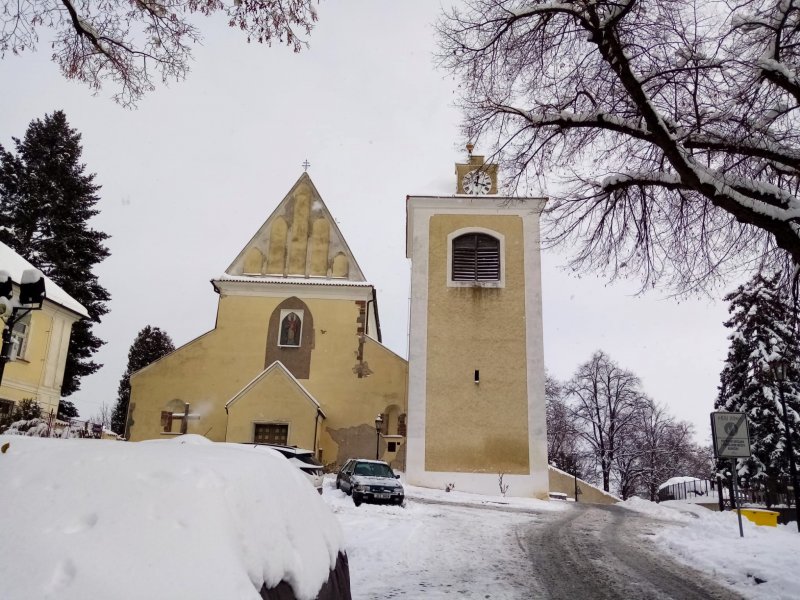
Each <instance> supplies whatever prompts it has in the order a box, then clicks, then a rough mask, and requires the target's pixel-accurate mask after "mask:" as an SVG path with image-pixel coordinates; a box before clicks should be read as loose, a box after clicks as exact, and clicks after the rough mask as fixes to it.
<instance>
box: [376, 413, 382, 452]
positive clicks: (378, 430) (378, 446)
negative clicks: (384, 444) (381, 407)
mask: <svg viewBox="0 0 800 600" xmlns="http://www.w3.org/2000/svg"><path fill="white" fill-rule="evenodd" d="M381 427H383V415H380V414H379V415H378V416H377V417H375V436H376V439H375V460H378V459H379V458H380V457H381Z"/></svg>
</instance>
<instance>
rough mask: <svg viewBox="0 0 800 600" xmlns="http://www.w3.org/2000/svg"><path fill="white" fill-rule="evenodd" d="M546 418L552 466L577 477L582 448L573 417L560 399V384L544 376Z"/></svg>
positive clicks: (549, 458)
mask: <svg viewBox="0 0 800 600" xmlns="http://www.w3.org/2000/svg"><path fill="white" fill-rule="evenodd" d="M544 390H545V399H546V401H547V405H546V417H547V459H548V462H549V463H550V464H551V465H553V466H554V467H556V468H558V469H561V470H562V471H566V472H567V473H571V474H573V475H576V476H578V477H582V476H583V473H582V471H583V468H582V465H581V462H582V460H581V459H582V458H583V454H584V452H583V449H582V448H581V439H580V432H579V431H578V428H577V427H576V423H575V418H574V417H573V415H572V412H571V410H570V408H569V406H567V403H566V402H565V401H564V398H563V387H562V385H561V384H560V383H559V382H558V381H557V380H556V379H554V378H553V377H551V376H550V375H549V374H548V375H545V384H544Z"/></svg>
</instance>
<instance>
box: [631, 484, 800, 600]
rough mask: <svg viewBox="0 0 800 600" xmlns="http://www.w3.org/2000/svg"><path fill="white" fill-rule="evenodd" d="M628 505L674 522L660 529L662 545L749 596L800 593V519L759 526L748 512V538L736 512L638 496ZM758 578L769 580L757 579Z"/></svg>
mask: <svg viewBox="0 0 800 600" xmlns="http://www.w3.org/2000/svg"><path fill="white" fill-rule="evenodd" d="M625 507H626V508H630V509H632V510H635V511H637V512H640V513H645V514H647V515H648V516H650V517H652V518H654V519H658V520H662V521H666V522H667V523H672V524H673V525H672V526H664V527H660V528H658V529H657V530H656V531H657V533H656V535H655V536H654V539H655V542H656V544H658V546H659V547H661V548H662V549H663V550H664V551H665V552H667V553H669V554H670V555H671V556H674V557H675V558H676V560H679V561H682V562H683V563H684V564H687V565H689V566H692V567H694V568H695V569H698V570H700V571H703V572H704V573H708V574H710V575H713V576H714V577H715V578H717V579H718V580H719V581H720V582H722V583H724V584H726V585H728V586H729V587H731V588H732V589H735V590H736V591H737V592H739V593H740V594H742V595H743V596H745V597H747V598H754V599H758V600H762V599H763V600H796V599H797V598H800V533H798V531H797V525H796V524H795V523H790V524H788V525H778V526H777V527H758V526H756V525H755V524H754V523H751V522H750V521H748V520H747V519H745V518H744V517H743V518H742V526H743V529H744V537H743V538H742V537H739V525H738V523H737V519H736V513H735V512H724V513H719V512H713V511H710V510H708V509H705V508H703V507H701V506H696V505H693V504H686V503H683V502H678V501H670V502H662V503H661V504H654V503H652V502H646V501H644V500H639V499H638V498H634V499H632V500H629V501H628V502H625ZM756 578H758V579H759V580H761V581H763V582H764V583H761V584H759V583H757V582H756Z"/></svg>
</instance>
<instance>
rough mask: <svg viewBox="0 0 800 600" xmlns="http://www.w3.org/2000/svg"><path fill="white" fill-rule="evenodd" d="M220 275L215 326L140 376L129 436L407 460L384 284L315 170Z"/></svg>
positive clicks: (402, 379) (338, 458)
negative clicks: (385, 340)
mask: <svg viewBox="0 0 800 600" xmlns="http://www.w3.org/2000/svg"><path fill="white" fill-rule="evenodd" d="M211 283H212V285H213V288H214V291H215V292H216V293H217V294H219V304H218V308H217V320H216V325H215V327H214V329H213V330H211V331H209V332H207V333H205V334H203V335H201V336H199V337H198V338H196V339H194V340H192V341H191V342H189V343H188V344H185V345H184V346H181V347H180V348H178V349H177V350H175V351H174V352H172V353H171V354H169V355H167V356H165V357H163V358H161V359H160V360H158V361H156V362H154V363H153V364H151V365H149V366H147V367H145V368H144V369H142V370H140V371H138V372H137V373H135V374H134V375H133V376H132V377H131V402H130V406H129V409H128V427H127V429H128V431H127V437H128V439H130V440H143V439H153V438H163V437H166V436H174V435H180V434H182V433H197V434H201V435H204V436H206V437H207V438H209V439H211V440H214V441H220V442H222V441H226V442H245V443H277V444H288V445H294V446H299V447H303V448H309V449H313V450H314V451H315V452H316V453H317V455H318V457H319V458H320V460H321V462H323V463H324V464H334V463H339V464H341V462H342V461H343V460H344V459H346V458H348V457H351V456H360V457H369V458H375V456H376V454H377V455H378V456H380V457H381V458H382V459H384V460H387V461H389V462H390V463H391V464H393V465H394V466H396V467H398V468H400V469H402V468H404V465H405V434H406V414H407V409H406V407H407V404H406V402H407V400H406V397H407V394H406V389H407V382H408V363H407V362H406V360H405V359H403V358H402V357H400V356H398V355H397V354H395V353H394V352H392V351H391V350H389V349H388V348H387V347H385V346H383V345H382V344H381V329H380V319H379V312H378V298H377V295H376V291H375V288H374V287H373V286H372V285H371V284H370V283H369V282H367V281H366V279H365V277H364V274H363V273H362V271H361V269H360V268H359V266H358V263H357V262H356V259H355V257H354V256H353V254H352V252H351V251H350V248H349V247H348V245H347V242H346V241H345V239H344V238H343V237H342V234H341V232H340V231H339V228H338V227H337V226H336V222H335V220H334V219H333V218H332V217H331V214H330V213H329V212H328V209H327V207H326V206H325V203H324V202H323V200H322V197H321V196H320V194H319V192H318V191H317V189H316V188H315V187H314V184H313V183H312V181H311V178H310V177H309V175H308V174H307V173H303V175H302V176H301V177H300V179H299V180H298V181H297V182H296V183H295V185H294V186H293V187H292V189H291V190H290V191H289V193H288V194H287V195H286V197H285V198H284V199H283V200H282V201H281V202H280V203H279V204H278V207H277V208H276V209H275V210H274V211H273V213H272V214H271V215H270V217H269V218H268V219H267V221H266V222H265V223H264V224H263V225H262V226H261V227H260V228H259V229H258V231H256V233H255V235H254V236H253V238H252V239H251V240H250V241H249V242H248V243H247V244H246V245H245V246H244V248H242V250H241V252H240V253H239V255H238V256H236V258H234V260H233V262H232V263H231V264H230V266H229V267H228V268H227V269H226V271H225V273H223V274H222V275H221V276H220V277H218V278H216V279H214V280H212V282H211ZM378 417H380V418H378ZM376 421H377V424H376ZM379 434H380V435H379Z"/></svg>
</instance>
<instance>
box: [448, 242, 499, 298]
mask: <svg viewBox="0 0 800 600" xmlns="http://www.w3.org/2000/svg"><path fill="white" fill-rule="evenodd" d="M468 233H483V234H485V235H489V236H491V237H493V238H495V239H496V240H498V241H499V242H500V279H498V280H497V281H454V280H453V240H454V239H456V238H457V237H461V236H462V235H465V234H468ZM445 277H446V278H447V287H485V288H504V287H506V236H504V235H503V234H502V233H500V232H499V231H495V230H493V229H486V228H485V227H464V228H462V229H456V230H455V231H452V232H450V233H449V234H447V271H446V274H445Z"/></svg>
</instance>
